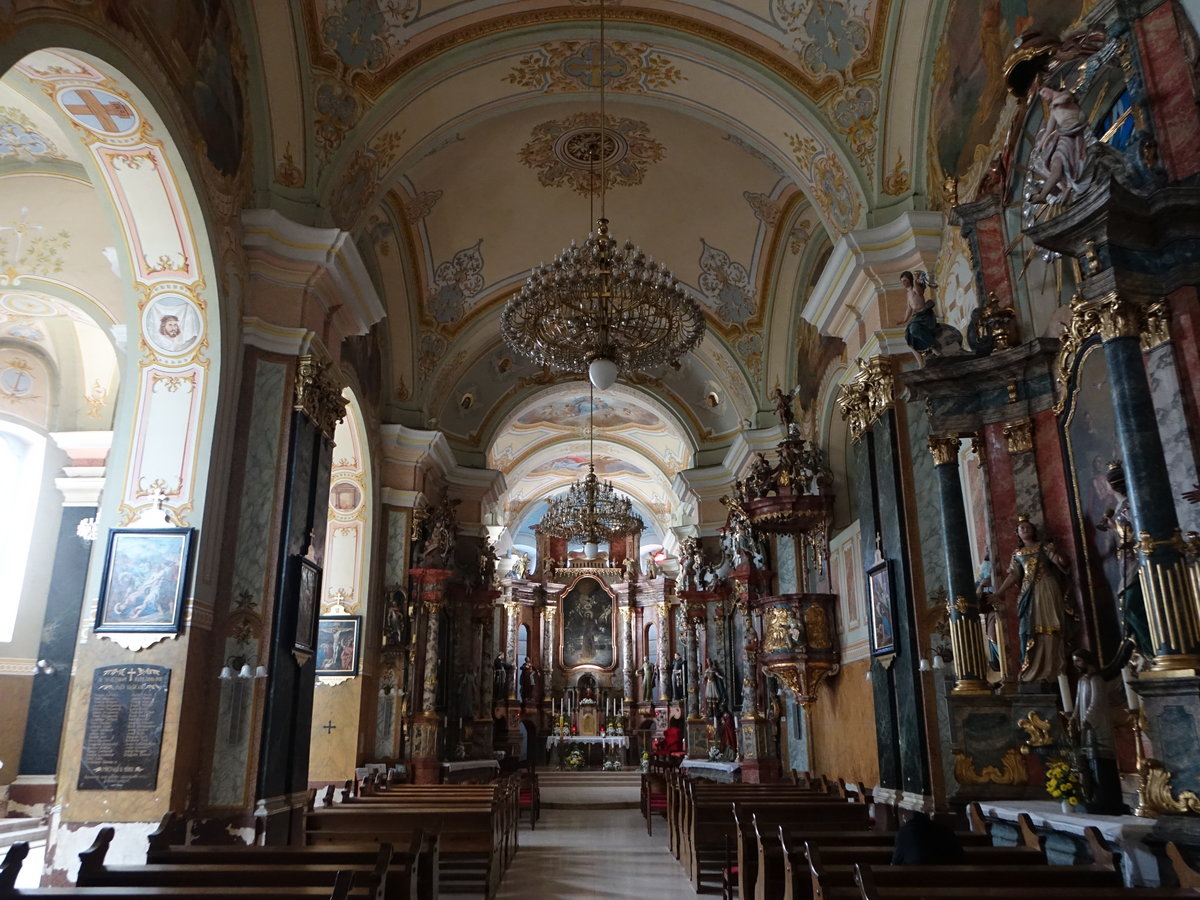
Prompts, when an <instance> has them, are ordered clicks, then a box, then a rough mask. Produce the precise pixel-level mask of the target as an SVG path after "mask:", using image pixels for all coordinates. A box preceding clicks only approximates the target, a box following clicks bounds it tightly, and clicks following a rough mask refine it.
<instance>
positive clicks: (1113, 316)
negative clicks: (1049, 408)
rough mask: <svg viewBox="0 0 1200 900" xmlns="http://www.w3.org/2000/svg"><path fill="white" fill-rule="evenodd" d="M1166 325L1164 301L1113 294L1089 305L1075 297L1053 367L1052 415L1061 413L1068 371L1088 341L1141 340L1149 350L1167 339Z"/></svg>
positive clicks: (1066, 387) (1067, 381) (1064, 404)
mask: <svg viewBox="0 0 1200 900" xmlns="http://www.w3.org/2000/svg"><path fill="white" fill-rule="evenodd" d="M1169 321H1170V310H1169V308H1168V306H1167V304H1166V301H1164V300H1155V301H1153V302H1151V303H1139V302H1137V301H1135V300H1130V299H1128V298H1126V297H1122V296H1121V295H1120V294H1118V293H1117V292H1116V291H1113V292H1111V293H1108V294H1105V295H1104V296H1103V297H1101V298H1100V299H1099V300H1090V301H1089V300H1084V299H1083V297H1082V296H1080V295H1078V294H1076V295H1075V296H1074V297H1073V298H1072V299H1071V319H1070V321H1069V322H1068V323H1067V325H1066V327H1065V328H1064V329H1063V334H1062V343H1061V345H1060V346H1059V349H1058V360H1057V361H1056V364H1055V368H1056V372H1055V381H1057V382H1058V395H1059V396H1058V402H1057V403H1055V404H1054V411H1055V412H1056V413H1061V412H1062V411H1063V409H1064V407H1065V406H1066V402H1067V394H1068V388H1069V386H1070V378H1071V369H1072V367H1073V366H1074V363H1075V359H1076V357H1077V356H1078V355H1079V351H1080V350H1081V349H1083V345H1084V344H1085V343H1086V342H1087V341H1088V339H1089V338H1091V337H1093V336H1095V335H1099V336H1100V339H1101V340H1102V341H1111V340H1115V339H1117V338H1124V337H1140V338H1141V339H1142V346H1143V347H1145V348H1147V349H1149V348H1150V347H1157V346H1158V345H1159V344H1161V343H1162V342H1163V341H1166V340H1168V339H1169V338H1170V332H1169Z"/></svg>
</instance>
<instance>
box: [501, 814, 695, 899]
mask: <svg viewBox="0 0 1200 900" xmlns="http://www.w3.org/2000/svg"><path fill="white" fill-rule="evenodd" d="M664 825H665V823H664V822H663V820H662V819H661V818H656V819H655V823H654V835H653V836H648V835H647V834H646V824H645V820H643V819H642V814H641V812H640V811H638V810H636V809H543V810H542V816H541V818H540V819H539V820H538V825H537V830H536V831H530V830H529V825H528V823H523V827H522V828H521V833H520V838H519V839H520V849H518V850H517V855H516V857H515V858H514V859H513V862H512V865H511V866H510V867H509V870H508V872H506V873H505V877H504V881H503V883H502V884H501V885H500V892H499V894H498V895H497V900H528V898H529V897H537V898H539V900H550V898H554V900H558V898H572V900H574V898H580V900H586V898H613V900H616V898H628V897H653V898H654V900H695V897H696V892H695V891H694V890H692V885H691V882H690V881H688V879H687V876H686V875H685V874H684V871H683V867H682V866H680V865H679V862H678V861H677V860H676V859H675V857H673V856H672V855H671V853H670V851H668V850H667V835H666V829H665V827H664Z"/></svg>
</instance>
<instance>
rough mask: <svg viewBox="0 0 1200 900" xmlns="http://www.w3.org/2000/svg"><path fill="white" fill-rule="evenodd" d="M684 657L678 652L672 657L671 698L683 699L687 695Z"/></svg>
mask: <svg viewBox="0 0 1200 900" xmlns="http://www.w3.org/2000/svg"><path fill="white" fill-rule="evenodd" d="M684 665H685V664H684V661H683V657H682V656H680V655H679V654H678V653H676V654H675V655H674V656H672V657H671V692H670V694H671V699H672V700H683V699H684V698H685V697H686V696H687V675H686V672H685V669H684Z"/></svg>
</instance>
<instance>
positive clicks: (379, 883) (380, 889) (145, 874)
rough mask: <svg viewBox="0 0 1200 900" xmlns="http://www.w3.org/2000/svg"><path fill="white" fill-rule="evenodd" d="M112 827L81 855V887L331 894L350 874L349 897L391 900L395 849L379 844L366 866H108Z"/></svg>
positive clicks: (78, 884)
mask: <svg viewBox="0 0 1200 900" xmlns="http://www.w3.org/2000/svg"><path fill="white" fill-rule="evenodd" d="M114 833H115V832H114V829H113V828H112V826H111V825H106V826H105V827H104V828H101V829H100V831H99V833H98V834H97V835H96V839H95V840H94V841H93V842H92V846H91V847H89V848H88V849H87V850H84V851H83V852H82V853H80V854H79V875H78V877H77V878H76V884H77V886H79V887H122V888H125V887H176V886H189V887H192V886H199V887H207V888H209V890H210V893H213V894H219V893H221V891H222V890H223V889H224V888H226V887H323V888H326V889H327V890H330V889H332V887H333V885H334V884H335V882H336V881H337V879H338V877H339V875H341V874H342V873H345V872H351V873H353V876H354V879H353V880H354V886H353V887H352V888H351V892H350V896H352V897H361V898H365V900H386V892H387V872H388V864H389V863H390V862H391V859H392V845H391V844H386V843H385V844H380V845H379V846H378V847H377V848H376V850H375V852H374V859H372V860H370V861H368V862H366V863H362V864H351V863H317V862H310V861H308V860H305V861H303V862H301V861H300V860H294V861H293V862H291V864H289V865H285V866H263V865H258V864H253V863H251V864H218V863H204V864H198V865H190V864H183V863H181V864H153V865H151V864H147V865H141V866H109V865H105V857H106V856H107V854H108V850H109V847H110V845H111V844H112V839H113V835H114Z"/></svg>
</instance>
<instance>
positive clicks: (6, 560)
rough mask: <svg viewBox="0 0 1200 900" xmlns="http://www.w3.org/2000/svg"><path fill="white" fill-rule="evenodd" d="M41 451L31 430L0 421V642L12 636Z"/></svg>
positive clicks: (34, 507)
mask: <svg viewBox="0 0 1200 900" xmlns="http://www.w3.org/2000/svg"><path fill="white" fill-rule="evenodd" d="M45 450H46V440H45V438H43V437H42V436H41V435H39V434H37V433H36V432H35V431H33V430H31V429H29V428H25V427H23V426H21V425H16V424H13V423H10V422H0V523H2V524H0V534H3V535H5V538H4V540H2V541H0V643H7V642H9V641H11V640H12V639H13V631H14V630H15V628H16V625H17V611H18V609H19V608H20V606H21V588H22V585H23V584H24V582H25V565H26V562H27V561H28V558H29V542H30V538H31V537H32V535H33V532H32V530H31V529H30V528H29V527H28V523H29V522H30V521H32V520H33V518H34V513H35V512H36V511H37V499H38V491H39V490H40V488H41V483H42V460H43V457H44V456H45Z"/></svg>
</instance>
